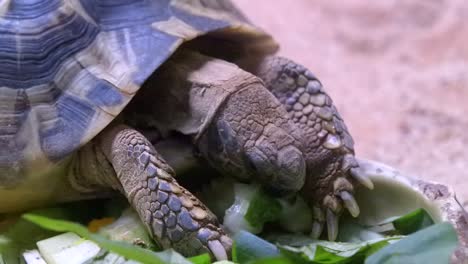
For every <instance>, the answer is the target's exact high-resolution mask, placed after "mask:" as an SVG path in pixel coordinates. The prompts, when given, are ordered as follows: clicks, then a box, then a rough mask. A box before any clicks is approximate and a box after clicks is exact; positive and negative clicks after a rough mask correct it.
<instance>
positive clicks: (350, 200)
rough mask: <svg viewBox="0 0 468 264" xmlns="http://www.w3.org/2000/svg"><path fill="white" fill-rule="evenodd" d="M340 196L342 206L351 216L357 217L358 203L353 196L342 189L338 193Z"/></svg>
mask: <svg viewBox="0 0 468 264" xmlns="http://www.w3.org/2000/svg"><path fill="white" fill-rule="evenodd" d="M340 197H341V200H343V203H344V206H345V207H346V208H347V209H348V211H349V213H350V214H351V215H352V216H353V217H357V216H358V215H359V213H360V211H359V205H358V204H357V202H356V200H355V199H354V196H353V195H352V194H351V193H349V192H347V191H342V192H341V193H340Z"/></svg>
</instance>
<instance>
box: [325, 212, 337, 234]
mask: <svg viewBox="0 0 468 264" xmlns="http://www.w3.org/2000/svg"><path fill="white" fill-rule="evenodd" d="M338 218H339V217H338V215H336V214H335V213H334V212H333V211H332V210H331V209H329V208H328V209H327V233H328V240H330V241H335V240H336V237H337V236H338Z"/></svg>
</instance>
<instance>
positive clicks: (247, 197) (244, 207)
mask: <svg viewBox="0 0 468 264" xmlns="http://www.w3.org/2000/svg"><path fill="white" fill-rule="evenodd" d="M231 188H232V187H231ZM257 191H258V186H253V185H247V184H235V185H234V194H235V198H234V203H233V204H232V205H231V207H229V208H228V209H227V210H226V213H225V214H224V222H223V224H224V226H226V228H227V229H228V230H229V231H231V232H232V233H236V232H239V231H240V230H247V231H249V232H251V233H254V234H258V233H260V231H261V230H262V227H263V226H259V225H255V224H252V223H251V222H250V221H248V220H247V218H246V217H245V216H246V214H247V211H248V210H249V208H250V205H251V201H252V199H253V197H254V196H255V193H256V192H257ZM261 211H262V212H263V211H265V209H264V208H262V209H261Z"/></svg>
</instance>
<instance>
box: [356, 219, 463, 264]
mask: <svg viewBox="0 0 468 264" xmlns="http://www.w3.org/2000/svg"><path fill="white" fill-rule="evenodd" d="M457 244H458V239H457V234H456V232H455V230H454V228H453V226H452V225H451V224H449V223H440V224H436V225H433V226H430V227H427V228H425V229H423V230H420V231H418V232H416V233H414V234H412V235H410V236H408V237H406V238H403V239H402V240H400V241H398V242H396V243H394V244H391V245H389V246H387V247H385V248H383V249H382V250H380V251H378V252H376V253H375V254H373V255H371V256H370V257H369V258H368V259H366V262H365V263H366V264H382V263H384V264H385V263H449V260H450V256H451V255H452V253H453V251H454V250H455V248H456V247H457Z"/></svg>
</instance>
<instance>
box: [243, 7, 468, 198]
mask: <svg viewBox="0 0 468 264" xmlns="http://www.w3.org/2000/svg"><path fill="white" fill-rule="evenodd" d="M234 2H235V3H236V4H237V5H238V6H239V7H240V8H241V10H243V11H244V13H246V14H247V16H248V17H250V19H251V20H252V21H253V22H254V23H256V24H257V25H259V26H260V27H262V28H263V29H265V30H266V31H268V32H270V33H271V34H272V35H273V36H274V37H275V38H276V39H277V40H278V42H279V43H280V44H281V47H282V49H281V51H280V54H281V55H283V56H287V57H289V58H291V59H294V60H295V61H297V62H299V63H302V64H304V65H305V66H307V67H309V68H310V69H311V70H312V71H313V72H314V73H315V74H316V75H317V76H319V78H320V79H321V81H322V82H323V83H324V84H325V87H326V89H327V90H328V92H329V93H330V94H331V96H332V97H333V98H334V101H335V103H336V105H337V107H338V109H339V110H340V112H341V113H342V115H343V116H344V118H345V120H346V121H347V125H348V127H349V129H350V131H351V134H352V135H353V136H354V139H355V141H356V151H357V154H358V155H359V156H361V157H366V158H371V159H375V160H379V161H382V162H385V163H388V164H390V165H393V166H395V167H397V168H399V169H400V170H402V171H405V172H408V173H409V174H411V175H415V176H418V177H422V178H424V179H428V180H435V181H439V182H443V183H446V184H448V185H451V186H453V187H454V188H455V190H456V191H457V193H458V196H459V198H461V200H463V201H465V202H468V177H467V169H468V149H467V146H468V103H467V101H468V23H466V19H467V17H468V1H466V0H453V1H449V0H425V1H420V0H381V1H369V0H367V1H365V0H347V1H341V0H320V1H319V0H315V1H314V0H294V1H287V0H255V1H250V0H234Z"/></svg>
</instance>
